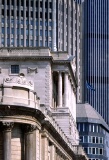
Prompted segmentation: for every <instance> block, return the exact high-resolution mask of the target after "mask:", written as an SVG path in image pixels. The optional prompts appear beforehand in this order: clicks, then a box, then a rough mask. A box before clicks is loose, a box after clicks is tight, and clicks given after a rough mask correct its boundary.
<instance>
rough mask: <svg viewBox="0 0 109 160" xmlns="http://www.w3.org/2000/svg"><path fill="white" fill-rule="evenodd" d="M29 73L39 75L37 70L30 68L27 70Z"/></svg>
mask: <svg viewBox="0 0 109 160" xmlns="http://www.w3.org/2000/svg"><path fill="white" fill-rule="evenodd" d="M27 72H28V73H31V72H35V73H37V68H30V67H28V68H27Z"/></svg>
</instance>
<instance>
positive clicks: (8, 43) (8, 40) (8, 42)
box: [7, 38, 10, 46]
mask: <svg viewBox="0 0 109 160" xmlns="http://www.w3.org/2000/svg"><path fill="white" fill-rule="evenodd" d="M7 45H8V46H9V45H10V39H9V38H7Z"/></svg>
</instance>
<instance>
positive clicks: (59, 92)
mask: <svg viewBox="0 0 109 160" xmlns="http://www.w3.org/2000/svg"><path fill="white" fill-rule="evenodd" d="M58 107H62V72H59V74H58Z"/></svg>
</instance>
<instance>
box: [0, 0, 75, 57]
mask: <svg viewBox="0 0 109 160" xmlns="http://www.w3.org/2000/svg"><path fill="white" fill-rule="evenodd" d="M0 3H1V5H0V10H1V17H0V21H1V23H0V24H1V33H2V34H1V36H0V40H1V47H8V46H9V47H10V46H11V47H20V46H22V47H28V46H29V47H37V46H47V47H50V48H51V50H52V51H56V50H58V51H67V50H68V52H69V53H70V54H73V53H72V52H73V48H75V47H76V45H75V44H74V43H73V41H74V39H72V38H71V36H72V37H73V35H74V33H75V32H76V29H75V30H73V29H72V28H73V27H74V25H73V21H74V20H73V19H74V18H75V16H72V14H75V9H76V7H75V6H76V5H74V3H75V2H74V1H72V0H69V1H62V0H56V1H55V0H53V1H52V0H43V1H42V0H40V1H37V0H31V1H26V0H23V1H22V0H16V1H12V0H5V3H4V1H0ZM72 8H73V9H72ZM65 10H66V12H64V11H65ZM73 12H74V13H73ZM75 21H76V20H75ZM73 32H74V33H73ZM7 37H8V39H7ZM75 38H76V35H75ZM3 39H4V40H3ZM11 39H12V40H11ZM68 44H70V47H68ZM75 49H76V48H75Z"/></svg>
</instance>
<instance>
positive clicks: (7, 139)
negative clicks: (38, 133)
mask: <svg viewBox="0 0 109 160" xmlns="http://www.w3.org/2000/svg"><path fill="white" fill-rule="evenodd" d="M13 126H14V123H13V122H3V125H2V127H3V160H11V137H12V135H11V134H12V128H13ZM35 129H36V126H35V125H30V124H24V126H23V130H24V135H25V143H24V144H25V146H24V148H25V160H32V157H33V131H34V130H35Z"/></svg>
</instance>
